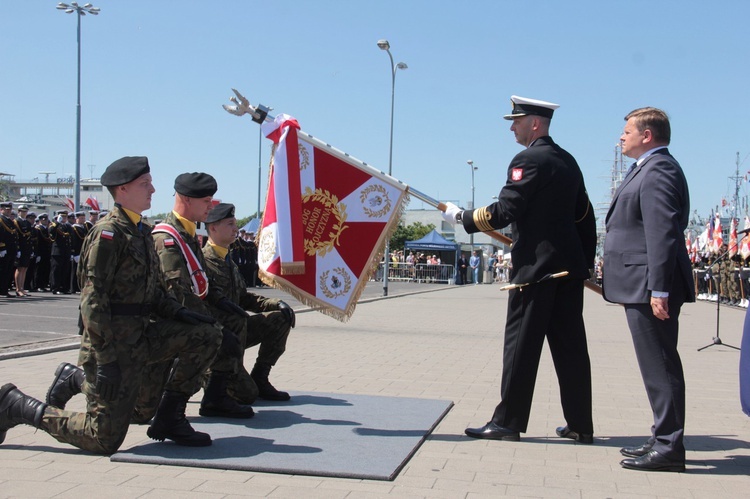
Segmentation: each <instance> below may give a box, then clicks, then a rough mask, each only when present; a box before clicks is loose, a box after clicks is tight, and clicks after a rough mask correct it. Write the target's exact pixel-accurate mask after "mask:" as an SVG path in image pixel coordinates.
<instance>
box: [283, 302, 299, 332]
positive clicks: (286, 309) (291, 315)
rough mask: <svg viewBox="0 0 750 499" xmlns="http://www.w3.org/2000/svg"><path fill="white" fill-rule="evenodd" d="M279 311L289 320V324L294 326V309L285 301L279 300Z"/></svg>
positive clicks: (295, 320)
mask: <svg viewBox="0 0 750 499" xmlns="http://www.w3.org/2000/svg"><path fill="white" fill-rule="evenodd" d="M279 312H281V313H282V314H284V318H286V320H287V321H289V325H290V326H291V327H294V326H295V325H296V324H297V318H296V317H295V316H294V310H292V307H290V306H289V305H287V304H286V303H285V302H283V301H281V300H279Z"/></svg>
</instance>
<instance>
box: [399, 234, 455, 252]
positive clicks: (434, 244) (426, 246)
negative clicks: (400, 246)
mask: <svg viewBox="0 0 750 499" xmlns="http://www.w3.org/2000/svg"><path fill="white" fill-rule="evenodd" d="M404 249H408V250H421V251H453V252H456V251H458V249H459V244H458V243H453V242H450V241H448V240H447V239H446V238H444V237H443V236H441V235H440V234H438V231H436V230H435V229H433V230H432V232H430V233H429V234H427V235H426V236H424V237H423V238H422V239H417V240H416V241H406V242H405V243H404Z"/></svg>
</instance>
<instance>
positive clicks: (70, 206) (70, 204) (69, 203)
mask: <svg viewBox="0 0 750 499" xmlns="http://www.w3.org/2000/svg"><path fill="white" fill-rule="evenodd" d="M63 202H64V203H65V206H67V207H68V213H75V211H76V205H75V202H74V201H73V200H72V199H70V198H69V197H68V196H65V199H63Z"/></svg>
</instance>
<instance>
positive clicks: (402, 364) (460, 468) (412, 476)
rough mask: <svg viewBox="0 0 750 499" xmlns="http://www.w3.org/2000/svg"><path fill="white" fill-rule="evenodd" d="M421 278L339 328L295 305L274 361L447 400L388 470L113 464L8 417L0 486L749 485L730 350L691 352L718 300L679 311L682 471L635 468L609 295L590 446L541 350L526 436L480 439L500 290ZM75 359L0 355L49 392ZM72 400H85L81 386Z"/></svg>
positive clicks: (108, 489)
mask: <svg viewBox="0 0 750 499" xmlns="http://www.w3.org/2000/svg"><path fill="white" fill-rule="evenodd" d="M391 284H393V283H391ZM431 289H432V290H437V291H436V292H430V293H419V294H410V295H404V296H395V297H393V298H394V299H388V300H374V301H369V302H365V303H360V304H359V305H358V307H357V310H356V312H355V314H354V316H353V317H352V319H351V320H350V321H349V322H348V323H345V324H343V323H339V322H337V321H335V320H333V319H331V318H329V317H327V316H324V315H322V314H319V313H315V312H310V313H303V314H300V315H299V317H298V320H297V328H296V329H294V330H293V332H292V335H291V337H290V340H289V345H288V349H287V353H286V354H285V355H284V357H282V359H281V360H280V361H279V364H278V365H277V367H276V368H275V369H274V371H273V373H272V374H273V378H272V379H273V382H274V384H275V385H276V386H277V387H279V388H280V389H293V390H302V391H312V392H315V391H319V392H334V393H335V392H339V393H356V394H371V395H388V396H404V397H423V398H438V399H447V400H452V401H453V402H454V403H455V406H454V407H453V409H452V410H451V411H450V412H449V413H448V415H447V416H446V417H445V419H443V421H442V422H441V423H440V424H439V425H438V426H437V428H436V429H435V431H434V432H433V434H432V435H430V437H429V438H428V439H427V441H426V442H425V443H424V445H422V446H421V447H420V448H419V449H418V451H417V452H416V454H415V455H414V456H413V457H412V459H411V460H410V461H409V462H408V463H407V465H406V467H405V468H404V469H403V470H402V472H401V473H400V475H399V476H398V477H397V478H396V479H395V480H394V481H393V482H380V481H371V480H351V479H337V478H322V477H305V476H289V475H280V474H264V473H248V472H240V471H222V470H210V469H200V468H183V467H172V466H152V465H140V464H127V463H112V462H110V461H109V459H108V458H107V457H100V456H93V455H90V454H87V453H85V452H82V451H79V450H77V449H74V448H72V447H69V446H67V445H64V444H60V443H58V442H56V441H55V440H54V439H52V438H51V437H49V436H48V435H47V434H45V433H44V432H41V431H35V430H34V429H33V428H31V427H29V426H18V427H16V428H13V429H11V430H10V431H9V432H8V436H7V439H6V441H5V443H4V444H2V445H0V497H76V498H80V497H88V496H92V495H94V494H96V495H97V496H99V497H158V498H160V499H161V498H169V497H179V498H190V497H201V498H206V497H208V498H212V497H217V498H218V497H241V496H267V497H305V498H308V497H325V498H343V497H357V498H359V497H363V498H369V497H385V496H389V497H428V498H433V497H446V498H476V497H499V496H509V497H555V498H557V497H577V498H589V497H592V498H593V497H596V498H599V497H690V498H695V497H706V498H709V497H710V498H713V497H743V496H744V495H745V494H746V493H747V490H748V489H750V476H748V475H750V445H748V440H749V439H750V419H748V418H747V417H746V416H745V415H744V414H743V413H742V412H741V410H740V405H739V396H738V384H739V383H738V368H737V363H738V360H739V352H737V351H735V350H732V349H730V348H727V347H726V346H713V347H710V348H708V349H706V350H704V351H702V352H698V351H697V349H698V348H700V347H702V346H704V345H707V344H710V343H711V342H712V338H713V337H714V336H715V335H716V306H715V304H711V303H705V302H701V303H696V304H689V305H686V306H685V307H684V308H683V314H682V328H681V339H680V346H681V348H680V351H681V354H682V360H683V364H684V367H685V373H686V379H687V428H686V446H687V449H688V453H687V468H688V470H687V472H686V473H680V474H677V473H644V472H637V471H630V470H624V469H622V468H621V467H620V466H619V462H620V460H621V459H622V456H620V454H619V449H620V447H622V446H625V445H636V444H640V443H642V442H643V441H644V440H645V439H646V437H647V434H648V432H649V428H650V426H651V422H652V421H651V413H650V409H649V405H648V401H647V399H646V395H645V392H644V389H643V384H642V381H641V378H640V375H639V371H638V367H637V364H636V360H635V356H634V354H633V347H632V343H631V340H630V336H629V332H628V329H627V325H626V324H625V318H624V313H623V311H622V310H621V308H620V307H619V306H616V305H608V304H606V303H604V302H603V301H602V300H601V298H600V297H599V296H597V295H595V294H594V293H592V292H587V293H586V308H585V318H586V324H587V329H588V336H589V349H590V355H591V360H592V370H593V387H594V425H595V438H596V443H595V444H594V445H580V444H576V443H574V442H573V441H570V440H565V439H560V438H558V437H556V436H555V427H556V426H559V425H561V424H563V423H564V421H563V418H562V412H561V409H560V403H559V390H558V388H557V379H556V377H555V373H554V367H553V365H552V362H551V359H550V356H549V352H548V351H547V349H546V347H545V351H544V352H543V354H542V360H541V364H540V368H539V374H538V377H537V382H536V390H535V395H534V406H533V409H532V414H531V421H530V424H529V429H528V432H527V433H525V434H523V435H522V438H521V442H496V441H482V440H473V439H469V438H467V437H465V436H464V434H463V431H464V428H466V427H467V426H479V425H482V424H484V423H485V422H486V421H487V420H488V419H489V417H490V416H491V414H492V411H493V409H494V407H495V405H496V404H497V402H498V396H499V395H498V393H499V384H500V369H501V362H502V329H503V323H504V316H505V308H506V303H507V294H506V293H505V292H502V291H500V290H499V286H497V285H478V286H463V287H456V286H454V287H433V288H431ZM264 292H265V290H264ZM264 294H268V293H264ZM0 312H2V313H5V310H0ZM744 314H745V312H744V310H740V309H734V308H728V307H722V308H721V316H720V318H721V321H720V325H721V330H720V333H721V338H722V340H723V341H724V342H725V343H728V344H732V345H737V346H739V344H740V339H741V332H742V323H743V320H744ZM30 320H33V319H30ZM251 353H254V352H251ZM251 356H252V355H248V359H247V360H248V363H250V362H252V360H251ZM76 357H77V354H76V352H74V351H60V352H55V353H49V354H43V355H34V356H29V357H19V358H9V359H5V360H0V384H1V383H6V382H13V383H15V384H16V385H18V386H19V388H21V389H22V390H24V391H25V392H27V393H28V394H30V395H33V396H37V397H43V396H44V394H45V393H46V390H47V387H48V386H49V383H50V382H51V379H52V374H53V372H54V369H55V367H56V366H57V365H58V364H59V363H60V362H62V361H69V362H75V359H76ZM197 400H198V397H194V398H193V401H192V402H191V403H190V404H189V405H188V413H189V414H190V415H197V412H198V404H197ZM69 407H70V408H72V409H76V410H81V409H83V400H82V398H81V397H77V398H76V399H74V400H73V401H72V402H71V403H70V405H69ZM145 430H146V428H145V427H142V426H133V427H131V430H130V433H129V435H128V437H127V439H126V441H125V443H124V448H127V447H130V446H132V445H136V444H138V443H140V442H142V441H144V440H146V439H147V437H146V434H145V433H146V432H145ZM196 452H200V451H199V450H196Z"/></svg>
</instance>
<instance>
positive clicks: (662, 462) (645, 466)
mask: <svg viewBox="0 0 750 499" xmlns="http://www.w3.org/2000/svg"><path fill="white" fill-rule="evenodd" d="M620 466H622V467H623V468H627V469H629V470H639V471H678V472H679V471H685V461H674V460H672V459H669V458H668V457H664V456H662V455H661V454H659V453H658V452H656V451H655V450H652V451H649V452H648V453H646V454H644V455H642V456H641V457H635V458H628V459H623V460H622V461H620Z"/></svg>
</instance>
